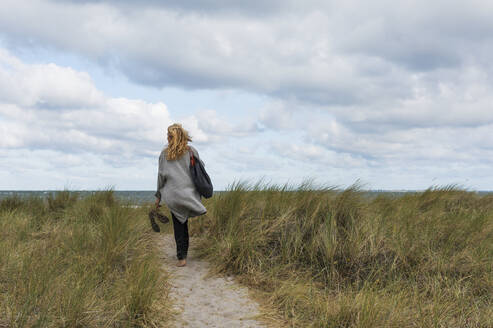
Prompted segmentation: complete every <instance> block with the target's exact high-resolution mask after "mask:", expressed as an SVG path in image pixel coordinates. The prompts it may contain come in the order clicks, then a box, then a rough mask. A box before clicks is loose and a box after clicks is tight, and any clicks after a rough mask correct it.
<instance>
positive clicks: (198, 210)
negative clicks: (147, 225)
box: [155, 124, 207, 267]
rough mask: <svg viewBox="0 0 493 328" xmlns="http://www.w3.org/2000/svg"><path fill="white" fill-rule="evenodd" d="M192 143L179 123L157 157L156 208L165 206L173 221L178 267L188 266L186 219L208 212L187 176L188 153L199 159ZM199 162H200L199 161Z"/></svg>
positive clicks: (169, 128)
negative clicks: (163, 204) (162, 202)
mask: <svg viewBox="0 0 493 328" xmlns="http://www.w3.org/2000/svg"><path fill="white" fill-rule="evenodd" d="M189 141H192V139H191V138H190V136H189V135H188V132H187V131H186V130H185V129H183V128H182V126H181V124H173V125H170V126H169V127H168V147H166V148H165V149H164V150H163V151H162V152H161V155H160V156H159V170H158V178H157V191H156V194H155V195H156V206H159V204H160V203H161V200H163V201H164V203H165V204H166V205H167V206H168V208H169V209H170V211H171V216H172V218H173V230H174V233H175V241H176V256H177V258H178V263H177V264H176V265H177V266H179V267H183V266H185V265H186V264H187V253H188V218H189V217H193V216H198V215H202V214H205V213H206V212H207V210H206V208H205V207H204V205H202V202H201V201H200V195H199V193H198V192H197V190H196V189H195V185H194V183H193V181H192V176H191V175H190V169H189V166H190V153H189V152H190V151H191V152H193V154H194V155H195V157H196V158H197V159H198V160H199V161H201V160H200V158H199V153H198V152H197V150H196V149H195V148H193V147H192V146H189V145H188V142H189ZM201 162H202V161H201Z"/></svg>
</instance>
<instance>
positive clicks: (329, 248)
mask: <svg viewBox="0 0 493 328" xmlns="http://www.w3.org/2000/svg"><path fill="white" fill-rule="evenodd" d="M206 205H207V208H208V214H207V215H206V216H204V217H201V218H198V219H196V220H195V219H193V220H195V222H193V223H192V233H193V234H194V235H195V236H200V237H205V238H201V242H200V246H199V247H198V249H199V250H200V251H201V254H202V256H204V257H207V258H208V259H209V260H210V261H211V262H213V263H214V264H215V265H216V268H217V270H219V271H223V272H227V273H229V274H236V275H238V276H239V278H240V280H241V281H242V282H243V283H245V284H247V285H249V286H250V287H254V288H255V289H256V290H258V291H261V292H262V293H263V295H264V296H265V298H267V299H268V301H269V302H273V304H275V306H276V307H277V308H278V309H279V310H280V312H281V313H282V315H283V316H284V318H285V319H286V320H287V322H288V323H289V325H291V326H293V327H400V328H401V327H493V197H492V196H483V197H480V196H478V195H476V194H475V193H472V192H467V191H464V190H460V189H458V188H456V187H453V186H452V187H444V188H431V189H429V190H427V191H425V192H419V193H413V194H406V195H404V196H401V197H394V196H391V195H380V196H378V197H376V198H375V197H374V198H370V197H367V196H366V195H365V194H364V193H362V192H361V191H360V190H359V188H358V187H357V186H354V187H350V188H348V189H346V190H343V191H336V190H333V189H330V188H326V189H319V190H312V188H311V187H310V185H309V184H305V185H302V186H301V187H299V188H291V187H287V186H284V187H278V186H266V185H261V184H257V185H254V186H251V185H248V184H246V183H236V184H233V185H232V186H231V187H230V188H229V190H228V191H227V192H224V193H220V194H218V195H216V196H214V197H213V198H212V199H210V200H208V201H207V204H206Z"/></svg>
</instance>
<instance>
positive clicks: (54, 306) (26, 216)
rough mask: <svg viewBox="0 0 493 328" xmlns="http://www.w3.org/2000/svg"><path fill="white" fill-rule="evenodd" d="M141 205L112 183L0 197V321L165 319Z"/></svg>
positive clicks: (102, 323) (90, 323)
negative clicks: (122, 199)
mask: <svg viewBox="0 0 493 328" xmlns="http://www.w3.org/2000/svg"><path fill="white" fill-rule="evenodd" d="M166 281H167V280H166V275H165V273H164V272H162V269H161V264H160V260H159V259H158V257H157V255H156V250H155V248H154V247H153V245H152V242H151V235H150V228H149V224H148V222H147V218H146V213H145V209H133V208H131V207H129V206H125V204H121V203H119V202H118V201H116V200H115V198H114V196H113V192H112V191H102V192H98V193H95V194H93V195H92V196H90V197H87V198H84V199H78V196H77V194H76V193H71V192H68V191H63V192H59V193H57V194H56V195H55V196H51V197H49V198H48V199H46V200H42V199H40V198H30V199H21V198H18V197H15V196H14V197H11V198H7V199H4V200H2V201H1V202H0V327H166V326H168V324H167V322H168V320H169V317H170V312H169V310H168V307H167V305H168V304H167V295H168V286H167V283H166Z"/></svg>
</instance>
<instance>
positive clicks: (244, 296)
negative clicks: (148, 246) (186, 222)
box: [159, 234, 265, 328]
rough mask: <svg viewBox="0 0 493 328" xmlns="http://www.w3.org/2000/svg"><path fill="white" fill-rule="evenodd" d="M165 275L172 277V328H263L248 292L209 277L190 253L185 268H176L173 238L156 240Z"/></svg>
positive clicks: (225, 280)
mask: <svg viewBox="0 0 493 328" xmlns="http://www.w3.org/2000/svg"><path fill="white" fill-rule="evenodd" d="M159 247H161V249H162V252H163V253H162V254H163V261H164V266H165V269H166V271H168V272H169V273H170V274H171V277H170V284H171V286H172V287H171V290H170V295H171V298H172V300H173V306H174V308H175V310H176V312H177V313H178V314H177V315H176V317H175V327H177V328H181V327H187V328H195V327H197V328H198V327H201V328H202V327H228V328H230V327H235V328H236V327H238V328H252V327H265V325H263V324H261V323H260V322H259V321H257V320H256V319H255V318H256V317H258V316H259V310H258V304H257V303H255V302H253V301H252V300H250V299H249V297H248V290H247V289H246V288H245V287H241V286H239V285H237V284H236V283H235V282H234V281H233V280H232V279H228V278H222V277H211V276H210V275H209V264H208V263H207V262H205V261H203V260H200V259H198V258H196V257H195V256H194V252H193V248H192V249H190V250H189V254H188V261H187V266H186V267H183V268H178V267H176V266H175V264H176V261H177V260H176V249H175V242H174V239H173V236H172V235H170V234H164V235H160V236H159Z"/></svg>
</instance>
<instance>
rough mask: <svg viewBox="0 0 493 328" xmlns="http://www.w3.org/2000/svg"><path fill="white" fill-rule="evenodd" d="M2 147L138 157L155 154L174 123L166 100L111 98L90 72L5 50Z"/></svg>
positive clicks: (1, 60) (1, 62)
mask: <svg viewBox="0 0 493 328" xmlns="http://www.w3.org/2000/svg"><path fill="white" fill-rule="evenodd" d="M0 85H2V86H5V87H6V88H4V89H3V90H2V91H3V93H2V97H1V98H0V118H1V119H2V125H1V127H0V135H1V136H2V137H3V138H1V139H0V146H1V147H2V148H18V149H22V148H27V149H48V150H55V151H63V152H66V153H80V152H89V153H97V154H101V155H102V156H103V157H106V156H107V157H108V158H109V157H110V155H111V156H115V155H116V156H122V157H123V158H126V159H127V160H128V159H132V158H134V159H135V158H138V157H140V156H154V155H155V154H156V152H159V150H160V148H161V147H162V144H164V142H165V141H164V140H165V131H166V127H167V126H168V125H169V124H170V123H171V120H170V117H169V113H168V109H167V108H166V105H164V104H163V103H155V104H152V103H147V102H145V101H142V100H132V99H126V98H108V97H106V96H104V95H103V94H102V92H100V91H99V90H98V89H97V88H96V86H95V85H94V84H93V82H92V80H91V78H90V77H89V75H88V74H87V73H85V72H77V71H75V70H73V69H72V68H68V67H60V66H57V65H55V64H36V65H30V64H24V63H22V62H21V61H20V60H18V59H17V58H15V57H13V56H12V55H10V54H8V53H7V52H6V51H5V50H3V51H1V52H0Z"/></svg>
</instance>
